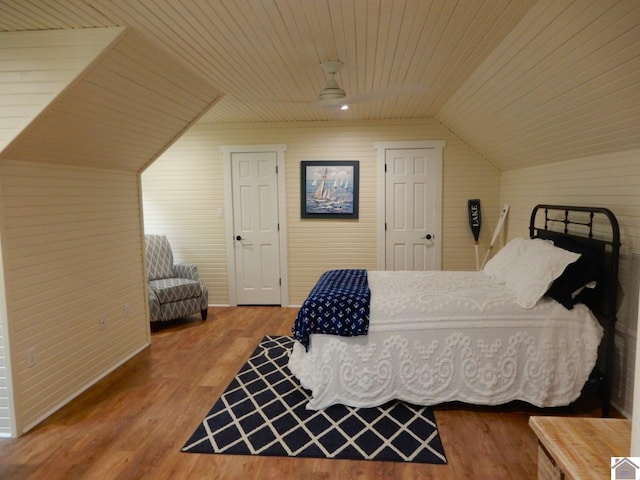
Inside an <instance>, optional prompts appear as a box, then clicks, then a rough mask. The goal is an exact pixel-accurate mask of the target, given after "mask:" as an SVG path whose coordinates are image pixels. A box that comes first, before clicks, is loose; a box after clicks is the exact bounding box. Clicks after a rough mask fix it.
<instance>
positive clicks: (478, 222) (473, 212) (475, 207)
mask: <svg viewBox="0 0 640 480" xmlns="http://www.w3.org/2000/svg"><path fill="white" fill-rule="evenodd" d="M467 208H468V209H469V227H471V233H472V234H473V239H474V240H475V247H476V270H480V264H479V259H478V238H480V227H481V226H482V215H481V213H480V199H479V198H474V199H471V200H469V201H467Z"/></svg>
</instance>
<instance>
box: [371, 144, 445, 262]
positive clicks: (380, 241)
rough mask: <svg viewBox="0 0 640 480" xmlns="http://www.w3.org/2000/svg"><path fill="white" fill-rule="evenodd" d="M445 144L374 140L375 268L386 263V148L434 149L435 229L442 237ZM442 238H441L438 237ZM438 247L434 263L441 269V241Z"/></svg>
mask: <svg viewBox="0 0 640 480" xmlns="http://www.w3.org/2000/svg"><path fill="white" fill-rule="evenodd" d="M446 145H447V142H446V141H445V140H424V141H407V142H375V143H374V144H373V147H374V148H375V149H376V150H377V157H378V205H377V207H378V229H377V242H376V244H377V249H378V259H377V260H378V262H377V269H378V270H385V265H386V258H385V255H386V248H385V230H384V224H385V220H386V218H385V211H386V209H385V202H386V198H387V192H386V182H385V171H384V163H385V157H386V151H387V150H399V149H403V148H404V149H415V148H432V149H434V150H435V153H436V158H437V160H438V163H437V167H436V168H437V170H438V172H437V175H438V177H439V178H440V182H439V183H438V185H437V187H436V188H437V189H438V190H439V192H438V191H437V192H436V198H437V199H438V202H439V206H438V207H439V208H436V229H437V233H436V234H437V235H438V237H442V184H443V182H444V178H443V176H442V175H443V152H442V151H443V150H444V147H445V146H446ZM440 240H442V238H440ZM438 244H439V246H440V248H438V249H437V250H436V265H437V267H438V269H442V242H441V241H440V242H438Z"/></svg>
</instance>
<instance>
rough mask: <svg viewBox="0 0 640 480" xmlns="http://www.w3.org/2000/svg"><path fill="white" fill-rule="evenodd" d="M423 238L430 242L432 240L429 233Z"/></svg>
mask: <svg viewBox="0 0 640 480" xmlns="http://www.w3.org/2000/svg"><path fill="white" fill-rule="evenodd" d="M424 238H426V239H427V240H431V239H433V235H431V234H430V233H427V234H426V235H425V236H424Z"/></svg>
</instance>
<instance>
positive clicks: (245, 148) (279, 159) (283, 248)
mask: <svg viewBox="0 0 640 480" xmlns="http://www.w3.org/2000/svg"><path fill="white" fill-rule="evenodd" d="M286 149H287V146H286V145H283V144H276V145H222V146H220V150H221V152H222V163H223V167H224V210H225V212H226V214H225V229H226V239H227V240H226V246H227V286H228V289H229V305H230V306H232V307H236V306H238V296H237V292H236V258H235V254H234V252H235V239H234V238H233V184H232V181H233V180H232V178H231V157H232V155H233V154H234V153H259V152H275V154H276V166H277V169H278V177H277V178H278V224H279V227H280V228H279V230H278V247H279V249H280V305H281V306H283V307H288V306H289V280H288V275H287V272H288V268H287V265H288V259H287V215H286V213H287V209H286V206H287V204H286V197H285V191H284V187H285V178H284V172H285V170H284V152H285V150H286Z"/></svg>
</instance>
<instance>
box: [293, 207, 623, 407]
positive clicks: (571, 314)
mask: <svg viewBox="0 0 640 480" xmlns="http://www.w3.org/2000/svg"><path fill="white" fill-rule="evenodd" d="M619 247H620V240H619V228H618V223H617V220H616V218H615V216H614V215H613V214H612V213H611V211H609V210H607V209H604V208H591V207H573V206H558V205H538V206H536V207H535V208H534V209H533V211H532V213H531V218H530V226H529V236H528V237H526V238H525V237H520V238H516V239H513V240H511V241H510V242H508V243H507V245H505V247H503V248H502V249H501V250H500V251H499V252H498V253H496V254H495V255H494V257H493V258H492V259H491V260H490V261H489V262H488V263H487V265H486V267H485V269H484V270H483V271H481V272H447V271H427V272H392V271H365V278H366V283H365V288H363V287H362V282H361V281H359V280H358V281H356V280H353V279H352V278H350V277H349V275H351V274H359V275H361V271H347V272H348V274H347V275H346V276H345V271H344V270H340V271H333V272H326V275H329V277H327V278H337V277H331V275H335V273H334V272H338V276H339V277H344V278H346V281H343V282H342V283H341V284H340V285H338V286H337V287H336V286H335V285H333V283H336V282H333V283H332V281H329V282H326V281H325V283H324V284H323V286H322V288H320V283H321V282H318V284H317V285H316V287H314V290H313V291H312V292H311V294H310V296H309V298H308V299H307V300H306V301H305V303H304V304H303V306H302V307H301V309H300V312H299V314H298V318H297V319H296V323H295V324H294V328H293V331H294V336H295V337H296V338H297V339H298V340H299V341H298V342H296V343H295V345H294V348H293V351H292V353H291V356H290V360H289V369H290V370H291V372H292V373H293V374H294V375H295V376H296V377H297V378H298V379H299V380H300V382H301V384H302V385H303V387H305V388H307V389H308V390H310V391H311V399H310V401H309V403H308V406H307V408H309V409H313V410H317V409H323V408H326V407H328V406H330V405H333V404H344V405H350V406H356V407H371V406H376V405H381V404H383V403H385V402H387V401H389V400H392V399H399V400H404V401H407V402H410V403H414V404H418V405H436V404H441V403H444V402H451V401H459V402H464V403H469V404H478V405H498V404H503V403H507V402H511V401H514V400H519V401H524V402H528V403H530V404H532V405H535V406H538V407H556V406H564V405H569V404H570V403H572V402H573V401H575V400H576V399H577V398H578V397H579V396H580V393H581V391H582V390H583V388H584V386H585V384H587V383H588V382H598V385H599V387H600V388H601V392H602V397H603V415H604V416H607V415H608V414H609V389H610V387H609V379H610V377H611V366H612V362H611V360H612V349H613V332H614V326H615V321H616V313H615V312H616V293H617V272H618V254H619ZM323 277H324V276H323ZM354 278H355V277H354ZM358 278H360V277H358ZM325 280H326V279H325ZM343 280H344V279H343ZM351 285H355V287H354V288H355V291H356V294H355V295H352V296H349V295H348V292H347V294H345V291H346V290H349V288H351ZM367 287H368V290H369V292H370V296H369V297H367V295H366V292H367ZM319 288H320V291H321V293H322V295H321V297H318V296H317V295H314V291H316V294H317V293H318V292H317V290H318V289H319ZM336 288H337V290H335V289H336ZM332 289H333V290H332ZM331 291H337V292H338V294H336V295H335V296H334V297H331ZM319 298H320V299H321V300H322V301H318V299H319ZM345 298H347V299H348V300H347V301H346V302H345ZM332 301H333V302H334V303H333V304H332V303H331V302H332ZM338 304H346V306H347V311H348V314H345V313H344V312H343V313H340V314H337V313H336V312H337V311H338V310H336V309H337V308H338V307H337V305H338ZM318 306H320V310H321V311H320V312H319V313H318V311H317V308H318ZM323 308H324V310H322V309H323ZM313 309H316V310H313ZM329 311H331V312H332V314H331V315H330V314H329V313H328V312H329ZM309 317H313V319H314V320H313V321H312V322H309ZM329 317H331V318H332V320H331V322H329V321H328V320H327V318H329ZM362 317H367V318H368V324H366V325H362V321H361V318H362ZM316 320H318V321H316ZM303 326H304V327H303ZM327 326H329V329H327Z"/></svg>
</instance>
